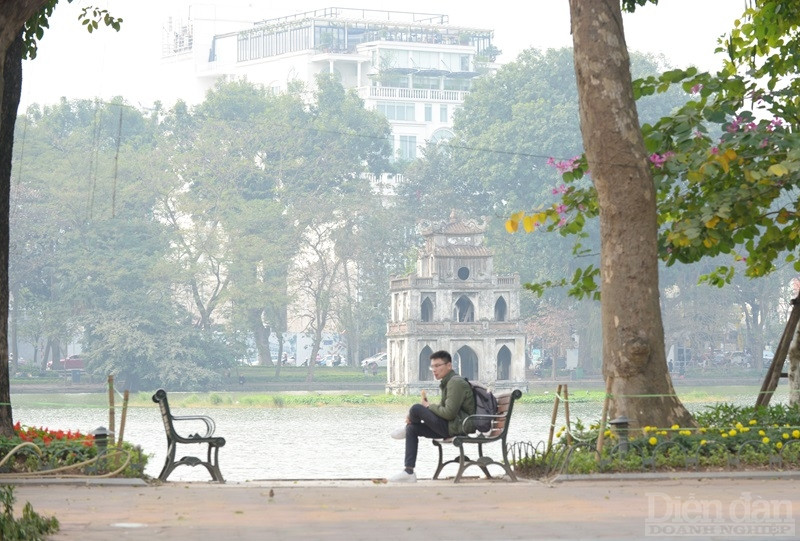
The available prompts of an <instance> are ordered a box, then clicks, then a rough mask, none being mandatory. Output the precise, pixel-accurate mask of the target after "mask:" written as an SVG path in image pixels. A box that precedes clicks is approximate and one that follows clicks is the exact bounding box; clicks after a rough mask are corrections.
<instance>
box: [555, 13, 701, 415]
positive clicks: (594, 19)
mask: <svg viewBox="0 0 800 541" xmlns="http://www.w3.org/2000/svg"><path fill="white" fill-rule="evenodd" d="M569 4H570V15H571V20H572V40H573V52H574V55H575V75H576V79H577V84H578V96H579V106H580V116H581V134H582V136H583V145H584V148H585V150H586V157H587V160H588V164H589V169H590V171H591V175H592V180H593V182H594V186H595V188H596V190H597V197H598V203H599V208H600V239H601V247H600V256H601V264H600V273H601V291H602V305H601V310H602V325H603V372H604V375H605V376H606V378H609V377H610V378H613V386H612V394H613V400H612V404H611V410H610V414H611V415H612V416H620V415H626V416H627V417H628V418H629V419H630V422H631V426H632V427H641V426H645V425H654V426H659V427H664V426H671V425H672V424H676V423H677V424H679V425H681V426H690V425H691V424H693V423H694V421H693V419H692V417H691V415H690V414H689V412H688V411H687V410H686V408H684V406H683V404H681V402H680V400H678V398H677V397H676V396H675V391H674V389H673V386H672V380H671V379H670V376H669V372H668V371H667V361H666V355H665V353H664V329H663V324H662V320H661V310H660V306H659V288H658V252H657V233H658V230H657V209H656V199H655V187H654V186H653V179H652V176H651V174H650V169H649V166H648V163H647V154H646V152H645V148H644V141H643V140H642V132H641V128H640V126H639V118H638V113H637V111H636V104H635V101H634V99H633V88H632V85H631V73H630V59H629V57H628V50H627V46H626V44H625V33H624V30H623V25H622V13H621V11H620V2H619V0H593V1H591V2H587V1H585V0H570V2H569Z"/></svg>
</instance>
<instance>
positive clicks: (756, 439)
mask: <svg viewBox="0 0 800 541" xmlns="http://www.w3.org/2000/svg"><path fill="white" fill-rule="evenodd" d="M695 420H696V421H697V424H698V426H696V427H680V426H678V425H673V426H671V427H668V428H666V427H653V426H646V427H644V428H642V429H637V430H633V429H630V430H621V431H616V430H606V431H605V433H604V437H605V443H604V446H603V450H602V452H601V453H599V454H598V453H597V451H596V448H597V438H598V428H599V423H598V424H594V425H591V426H590V427H589V428H588V429H587V428H585V427H584V426H583V425H582V423H581V422H580V421H577V422H576V423H575V426H574V427H572V429H571V431H570V435H571V437H572V443H571V444H570V443H568V441H567V428H566V427H561V429H559V431H558V432H557V434H556V437H557V441H556V442H555V443H554V445H553V447H552V448H551V449H550V450H549V451H548V450H545V449H544V446H543V445H539V446H537V447H534V446H530V445H526V444H517V445H516V446H515V447H514V453H515V459H516V470H517V471H518V472H519V473H520V474H521V475H523V476H530V477H540V476H546V475H552V474H556V473H578V474H581V473H600V472H631V471H656V470H665V471H677V470H704V471H714V470H716V471H722V470H727V469H734V468H735V469H741V468H747V469H779V470H785V469H799V468H800V408H798V407H797V406H794V407H789V406H785V405H775V406H771V407H769V408H754V407H737V406H734V405H731V404H717V405H715V406H710V407H708V408H707V411H704V412H701V413H697V414H695Z"/></svg>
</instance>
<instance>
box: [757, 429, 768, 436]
mask: <svg viewBox="0 0 800 541" xmlns="http://www.w3.org/2000/svg"><path fill="white" fill-rule="evenodd" d="M758 435H759V436H766V435H767V433H766V432H764V431H763V430H759V431H758Z"/></svg>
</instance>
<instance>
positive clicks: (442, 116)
mask: <svg viewBox="0 0 800 541" xmlns="http://www.w3.org/2000/svg"><path fill="white" fill-rule="evenodd" d="M439 122H447V105H445V104H442V105H440V106H439Z"/></svg>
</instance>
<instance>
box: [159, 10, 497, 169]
mask: <svg viewBox="0 0 800 541" xmlns="http://www.w3.org/2000/svg"><path fill="white" fill-rule="evenodd" d="M209 9H210V8H209ZM189 13H190V16H189V17H188V19H187V20H186V21H185V22H182V21H178V20H176V19H170V20H169V21H168V22H167V24H166V25H165V26H164V32H163V43H162V52H163V59H164V67H165V68H166V69H165V70H164V77H165V78H167V79H168V80H167V81H164V82H166V83H167V85H165V86H167V87H172V88H174V89H176V90H178V89H180V95H179V96H178V95H176V96H175V97H176V98H177V97H180V98H182V99H184V100H185V101H187V102H189V103H197V102H199V101H202V99H203V97H204V96H205V93H206V91H207V90H208V89H210V88H212V87H213V86H214V84H215V83H216V81H218V80H220V79H224V80H226V79H238V78H246V79H247V80H248V81H251V82H254V83H259V84H263V85H264V86H266V87H268V88H271V89H273V90H274V91H276V92H281V91H285V90H286V89H287V87H288V85H289V83H291V82H292V81H300V82H303V83H308V84H312V85H313V82H314V77H315V76H316V75H317V74H319V73H325V72H329V73H333V74H336V75H337V76H338V77H339V78H340V80H341V82H342V84H343V85H344V86H345V87H346V88H355V89H357V92H358V94H359V96H360V97H361V98H362V99H363V100H364V102H365V106H366V107H367V108H369V109H376V110H378V111H380V112H381V113H383V114H384V115H385V116H386V118H387V119H388V120H389V122H390V124H391V126H392V133H393V137H394V141H393V144H394V149H395V156H396V157H397V158H398V159H401V160H411V159H414V158H415V157H417V156H418V153H419V149H420V148H421V147H422V146H424V144H425V141H427V140H441V139H446V138H448V137H449V136H451V135H452V131H451V128H452V125H453V113H454V112H455V110H456V109H457V108H458V107H460V106H461V104H462V103H463V101H464V97H465V96H466V95H467V93H468V92H469V90H470V87H471V84H472V80H473V78H475V77H477V76H478V75H480V74H481V73H482V72H485V71H487V70H488V69H490V67H491V62H492V61H494V58H495V55H496V54H497V52H498V51H497V49H496V48H495V47H494V46H493V45H492V31H491V30H483V29H476V28H464V27H455V26H450V25H449V24H448V22H449V19H448V17H447V15H434V14H428V13H410V12H395V11H378V10H368V9H349V8H327V9H320V10H316V11H309V12H305V13H298V14H296V15H288V16H286V17H280V18H277V19H270V20H265V21H258V22H254V23H252V24H250V25H249V26H246V27H243V26H244V25H242V23H237V22H228V21H225V20H220V18H218V17H217V16H216V12H214V11H208V9H206V10H204V7H203V5H199V6H192V8H191V10H190V12H189ZM187 82H188V83H187Z"/></svg>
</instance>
